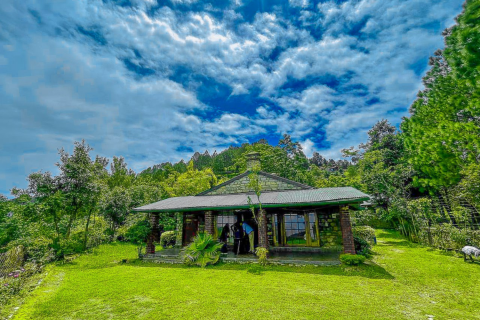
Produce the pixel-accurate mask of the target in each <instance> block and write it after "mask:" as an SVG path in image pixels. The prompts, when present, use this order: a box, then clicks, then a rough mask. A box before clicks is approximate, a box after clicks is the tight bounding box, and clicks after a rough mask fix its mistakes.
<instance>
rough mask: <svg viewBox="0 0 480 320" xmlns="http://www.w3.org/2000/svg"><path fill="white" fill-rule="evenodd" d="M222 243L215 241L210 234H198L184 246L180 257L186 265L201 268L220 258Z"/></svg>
mask: <svg viewBox="0 0 480 320" xmlns="http://www.w3.org/2000/svg"><path fill="white" fill-rule="evenodd" d="M222 246H223V243H221V242H217V241H216V240H214V239H213V237H212V236H211V235H210V234H203V233H201V234H199V235H198V236H196V237H195V238H194V239H193V242H192V243H191V244H190V245H188V246H187V247H185V249H183V252H182V258H183V261H184V262H185V264H187V265H192V264H194V265H197V266H201V267H202V268H204V267H206V266H207V265H208V264H215V263H217V262H218V260H219V259H220V249H221V248H222Z"/></svg>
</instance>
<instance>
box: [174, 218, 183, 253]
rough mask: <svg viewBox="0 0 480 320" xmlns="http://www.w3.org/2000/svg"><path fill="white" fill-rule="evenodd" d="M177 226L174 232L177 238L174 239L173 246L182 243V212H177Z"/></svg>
mask: <svg viewBox="0 0 480 320" xmlns="http://www.w3.org/2000/svg"><path fill="white" fill-rule="evenodd" d="M176 216H177V228H176V234H177V238H176V240H175V247H182V244H183V213H182V212H177V213H176Z"/></svg>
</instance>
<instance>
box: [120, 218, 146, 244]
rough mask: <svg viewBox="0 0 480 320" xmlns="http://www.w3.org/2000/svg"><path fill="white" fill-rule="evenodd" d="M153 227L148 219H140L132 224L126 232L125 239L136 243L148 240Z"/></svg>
mask: <svg viewBox="0 0 480 320" xmlns="http://www.w3.org/2000/svg"><path fill="white" fill-rule="evenodd" d="M150 230H151V227H150V222H149V221H148V220H141V221H138V222H137V223H136V224H134V225H133V226H131V227H130V228H129V229H128V230H127V232H126V233H125V240H127V241H130V242H132V243H135V244H142V243H144V242H145V240H147V237H148V234H149V233H150Z"/></svg>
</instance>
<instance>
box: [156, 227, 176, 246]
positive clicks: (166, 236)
mask: <svg viewBox="0 0 480 320" xmlns="http://www.w3.org/2000/svg"><path fill="white" fill-rule="evenodd" d="M176 237H177V236H176V234H175V231H165V232H164V233H162V235H161V236H160V244H161V245H162V247H164V248H168V247H172V246H174V245H175V240H176Z"/></svg>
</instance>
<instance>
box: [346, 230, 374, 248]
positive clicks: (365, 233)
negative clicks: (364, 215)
mask: <svg viewBox="0 0 480 320" xmlns="http://www.w3.org/2000/svg"><path fill="white" fill-rule="evenodd" d="M352 232H353V236H354V237H357V238H360V239H363V240H365V241H366V242H368V243H370V244H373V242H374V240H373V239H374V238H375V229H373V228H372V227H370V226H355V227H352Z"/></svg>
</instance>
